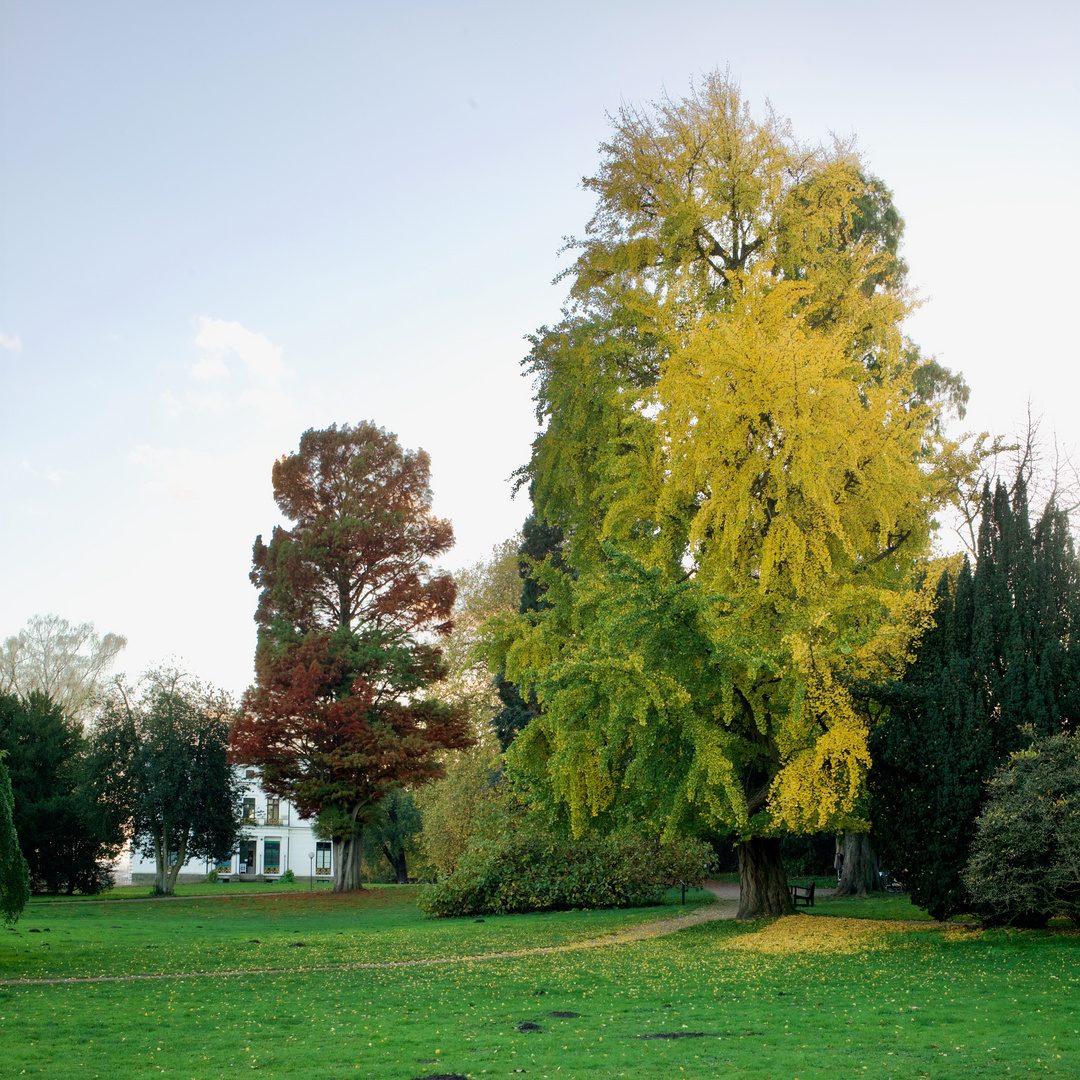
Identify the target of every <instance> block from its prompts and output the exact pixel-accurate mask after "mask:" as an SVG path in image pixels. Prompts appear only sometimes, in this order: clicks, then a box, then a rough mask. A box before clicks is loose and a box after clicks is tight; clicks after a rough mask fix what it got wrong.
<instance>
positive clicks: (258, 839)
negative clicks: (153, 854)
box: [116, 769, 334, 885]
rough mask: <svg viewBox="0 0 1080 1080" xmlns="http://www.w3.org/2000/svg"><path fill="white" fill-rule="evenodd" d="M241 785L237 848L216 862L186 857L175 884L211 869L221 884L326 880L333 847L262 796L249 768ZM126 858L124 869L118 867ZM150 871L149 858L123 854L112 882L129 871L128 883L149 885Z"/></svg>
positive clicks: (290, 810)
mask: <svg viewBox="0 0 1080 1080" xmlns="http://www.w3.org/2000/svg"><path fill="white" fill-rule="evenodd" d="M243 783H244V831H243V834H242V835H241V838H240V842H239V844H238V845H237V849H236V850H235V851H232V852H228V853H225V852H222V854H221V857H220V858H219V859H218V860H217V861H216V862H214V861H210V862H204V861H202V860H199V861H197V862H196V861H192V860H190V859H189V860H188V861H187V862H186V863H185V864H184V865H183V866H182V867H181V868H180V874H179V876H178V877H177V881H188V882H191V881H202V880H203V879H204V878H205V877H206V875H207V874H208V873H209V872H210V871H211V870H217V872H218V878H219V880H222V881H226V880H227V881H276V880H277V879H278V878H280V877H281V875H282V874H284V873H285V871H286V870H292V872H293V874H295V875H296V877H297V878H301V879H303V880H305V881H307V880H309V879H310V878H312V877H314V879H315V880H316V881H318V880H319V879H322V880H332V879H333V876H334V866H333V845H332V844H331V843H330V842H329V841H328V840H317V839H316V838H315V834H314V832H313V831H312V824H313V822H311V821H301V820H300V818H299V816H298V815H297V813H296V810H295V808H294V807H293V806H292V805H291V804H290V803H288V802H286V801H285V800H284V799H278V798H277V797H276V796H274V795H267V794H266V793H265V792H264V791H263V790H262V788H261V787H260V785H259V780H258V775H257V773H256V772H255V770H254V769H246V770H244V777H243ZM128 858H130V870H129V868H128V867H127V866H125V865H123V864H124V863H125V862H127V859H128ZM156 870H157V868H156V866H155V864H154V860H153V858H149V859H147V858H144V857H143V856H141V855H139V854H137V853H131V854H130V856H127V853H125V857H124V858H122V860H121V864H120V865H119V866H118V867H117V874H116V879H117V883H118V884H119V883H121V882H122V881H123V880H124V879H125V878H126V877H127V874H128V873H130V875H131V876H130V881H131V882H132V883H133V884H136V885H138V884H141V883H146V884H148V885H149V884H153V882H154V877H155V874H156Z"/></svg>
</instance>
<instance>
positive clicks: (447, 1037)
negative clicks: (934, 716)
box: [0, 888, 1080, 1080]
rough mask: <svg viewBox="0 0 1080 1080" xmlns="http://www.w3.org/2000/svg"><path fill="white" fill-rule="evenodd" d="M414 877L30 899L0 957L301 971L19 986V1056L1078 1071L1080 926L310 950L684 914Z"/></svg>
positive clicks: (78, 1060)
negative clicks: (523, 952)
mask: <svg viewBox="0 0 1080 1080" xmlns="http://www.w3.org/2000/svg"><path fill="white" fill-rule="evenodd" d="M412 893H413V890H411V889H406V888H399V889H393V888H391V889H382V890H371V892H370V893H369V894H367V895H365V896H363V897H362V898H357V897H355V896H351V897H336V898H335V897H329V896H321V895H316V896H314V897H311V896H308V895H306V894H287V895H284V894H283V895H281V896H275V897H267V898H259V897H248V898H241V899H237V900H221V899H207V900H194V901H163V902H159V903H148V904H115V905H71V906H68V905H57V906H56V907H54V908H51V909H46V908H41V909H38V908H34V909H30V910H28V912H27V913H26V915H24V917H23V919H22V920H21V921H20V923H19V924H18V926H17V929H18V931H19V933H18V934H16V933H9V932H3V933H0V978H12V977H18V976H19V975H21V974H22V973H23V972H27V973H31V972H32V973H33V974H35V975H37V976H39V977H40V976H41V975H42V974H45V973H46V972H48V973H50V974H52V973H60V972H63V973H70V974H75V973H82V974H96V973H98V972H100V971H109V972H113V973H122V974H137V973H140V972H146V971H149V970H153V971H159V972H178V971H193V970H204V971H210V970H213V969H214V968H220V967H223V966H235V967H239V966H249V967H251V966H266V967H270V966H280V967H283V968H285V969H286V970H283V971H280V972H276V973H272V974H265V975H253V974H241V975H216V976H215V975H207V976H199V977H195V978H183V979H181V978H168V977H166V978H158V979H138V980H134V981H125V982H92V983H61V984H53V985H40V984H39V985H22V986H11V985H7V986H0V1048H2V1052H0V1061H3V1063H4V1075H5V1076H7V1075H11V1076H20V1075H23V1074H24V1073H25V1075H27V1076H45V1077H50V1078H53V1077H58V1078H66V1077H87V1078H92V1077H101V1078H108V1080H112V1078H117V1080H125V1078H128V1077H139V1078H142V1077H150V1076H158V1075H160V1074H162V1073H167V1074H169V1075H171V1076H175V1077H194V1078H199V1080H202V1078H204V1077H213V1078H219V1077H230V1076H231V1077H236V1076H238V1075H239V1073H238V1072H237V1071H236V1070H240V1069H244V1070H247V1069H251V1068H254V1069H258V1070H260V1072H261V1073H262V1074H263V1075H266V1076H276V1077H288V1078H297V1080H308V1078H311V1080H314V1078H316V1077H317V1078H319V1080H333V1078H337V1080H341V1078H343V1077H349V1076H352V1077H380V1078H389V1080H411V1078H413V1077H420V1076H433V1075H437V1074H453V1073H457V1074H461V1075H465V1076H470V1077H476V1078H479V1077H481V1076H485V1075H489V1076H491V1077H495V1076H513V1075H520V1074H528V1075H530V1076H533V1077H538V1078H539V1077H544V1078H547V1080H557V1078H562V1077H570V1078H575V1077H583V1078H591V1077H596V1078H606V1077H628V1078H637V1077H643V1078H650V1080H651V1078H655V1080H662V1078H663V1080H669V1078H671V1077H697V1078H705V1077H709V1078H713V1077H717V1076H721V1075H725V1076H726V1075H728V1074H739V1075H745V1076H747V1077H754V1078H762V1080H769V1078H774V1080H811V1078H814V1080H818V1078H821V1080H824V1078H826V1077H828V1078H829V1080H834V1078H835V1077H837V1076H843V1075H846V1076H853V1075H854V1076H864V1077H896V1078H901V1077H904V1078H906V1077H920V1076H928V1077H935V1078H937V1077H953V1076H956V1077H960V1076H963V1077H972V1076H973V1077H988V1078H989V1077H993V1078H1000V1077H1007V1076H1012V1075H1016V1074H1019V1073H1029V1072H1033V1073H1038V1074H1041V1075H1046V1076H1062V1077H1076V1076H1080V975H1078V972H1080V934H1077V933H1076V932H1074V931H1013V932H1007V931H993V932H983V931H979V930H970V929H966V928H961V927H947V928H941V927H938V926H937V925H933V924H931V925H927V926H926V927H918V926H910V925H900V924H892V925H890V924H888V923H882V922H875V921H872V920H865V919H862V920H855V919H847V918H813V917H807V916H805V915H798V916H794V917H791V918H787V919H781V920H773V921H764V922H761V923H754V924H749V925H744V924H738V923H735V922H732V921H724V922H713V923H707V924H704V925H700V926H697V927H693V928H691V929H688V930H684V931H681V932H680V933H678V934H674V935H670V936H667V937H662V938H653V939H647V940H642V941H632V942H629V943H624V944H619V945H609V946H603V947H600V948H594V949H582V950H574V949H567V950H566V951H562V952H556V953H548V954H543V955H535V956H523V957H514V958H503V959H491V960H475V959H473V960H460V961H457V962H454V963H449V964H444V965H437V966H436V965H433V966H418V967H391V968H375V969H372V968H368V969H357V968H352V969H339V970H336V971H313V970H310V968H311V967H313V966H317V965H319V964H326V963H335V962H357V961H362V960H374V959H380V958H393V959H409V958H423V957H430V956H446V955H458V956H463V955H468V954H479V953H484V952H488V951H499V950H502V949H506V948H508V947H509V948H525V947H530V946H536V945H541V944H557V943H560V942H561V943H572V942H574V941H580V940H582V939H584V938H588V937H592V936H595V935H597V934H599V933H602V932H606V931H608V930H612V929H616V928H618V927H626V926H628V925H632V924H634V923H635V922H637V923H640V922H642V921H645V920H651V919H653V918H656V917H657V916H664V915H669V914H677V913H678V911H676V910H675V909H671V908H668V909H659V910H658V909H655V908H654V909H651V910H650V909H644V910H642V909H638V910H636V911H630V912H567V913H562V914H559V915H540V916H513V917H506V918H502V919H498V918H488V919H487V920H486V921H485V922H484V923H480V924H478V923H474V922H473V921H472V920H463V919H455V920H438V921H434V920H425V919H423V918H421V917H419V916H418V914H417V913H416V911H415V908H413V907H412ZM46 918H47V919H48V920H49V921H45V920H46ZM45 926H48V927H49V933H48V934H45V933H40V934H30V933H29V931H30V930H31V929H38V930H42V931H43V930H44V927H45ZM252 938H258V939H259V943H258V944H257V945H255V944H252V942H251V940H250V939H252ZM155 939H156V940H155ZM293 940H303V941H305V942H306V943H307V946H306V947H305V948H293V947H290V942H292V941H293ZM148 944H156V945H157V946H158V947H157V948H156V949H147V948H146V946H147V945H148ZM241 958H243V959H244V960H245V964H244V965H241V964H238V963H236V961H237V960H239V959H241ZM304 969H308V970H304ZM552 1013H566V1014H575V1015H565V1016H561V1017H560V1016H552V1015H551V1014H552ZM524 1024H531V1025H536V1027H537V1029H538V1030H526V1031H521V1030H519V1025H524ZM671 1036H678V1037H674V1038H673V1037H671Z"/></svg>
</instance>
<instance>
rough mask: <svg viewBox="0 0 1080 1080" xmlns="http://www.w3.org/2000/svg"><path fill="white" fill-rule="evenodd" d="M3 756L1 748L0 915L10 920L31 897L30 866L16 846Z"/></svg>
mask: <svg viewBox="0 0 1080 1080" xmlns="http://www.w3.org/2000/svg"><path fill="white" fill-rule="evenodd" d="M3 759H4V755H3V752H2V751H0V916H3V919H4V922H8V923H13V922H15V921H16V919H18V917H19V915H20V914H21V913H22V909H23V908H24V907H26V901H27V900H29V899H30V868H29V867H28V866H27V865H26V859H24V858H23V853H22V852H21V851H20V850H19V837H18V834H17V833H16V832H15V823H14V822H13V820H12V809H13V807H14V800H13V799H12V797H11V780H10V778H9V777H8V771H7V766H6V765H5V764H4V760H3Z"/></svg>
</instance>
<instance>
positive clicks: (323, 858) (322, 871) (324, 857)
mask: <svg viewBox="0 0 1080 1080" xmlns="http://www.w3.org/2000/svg"><path fill="white" fill-rule="evenodd" d="M333 849H334V845H333V844H330V843H327V842H325V841H323V840H320V841H319V842H318V843H317V844H316V845H315V876H316V877H318V876H319V875H325V876H327V877H328V876H329V875H330V852H331V851H333Z"/></svg>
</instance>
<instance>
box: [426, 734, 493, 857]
mask: <svg viewBox="0 0 1080 1080" xmlns="http://www.w3.org/2000/svg"><path fill="white" fill-rule="evenodd" d="M501 768H502V759H501V756H500V755H499V753H498V752H497V751H496V749H495V748H494V747H492V746H490V745H488V746H483V745H481V746H477V747H474V748H473V749H471V750H468V751H466V752H464V753H461V754H454V755H451V756H450V757H449V759H448V760H447V761H446V762H445V763H444V773H443V776H442V777H441V778H440V779H438V780H436V781H435V783H433V784H430V785H428V786H427V787H425V788H424V789H422V790H421V791H420V792H419V793H418V794H417V803H418V804H419V807H420V811H421V814H422V815H423V821H424V833H423V849H424V855H425V857H426V859H427V861H428V862H429V863H430V864H431V865H432V866H433V867H434V868H435V870H436V872H437V873H438V874H439V875H440V876H446V875H447V874H451V873H453V872H454V870H455V868H456V867H457V864H458V860H459V859H460V858H461V856H462V855H463V854H464V853H465V850H466V849H467V848H468V847H469V844H470V842H471V841H472V840H473V838H474V837H475V836H476V835H477V833H478V832H479V831H480V830H482V829H483V826H484V811H485V809H486V808H488V807H489V806H490V805H491V804H492V803H493V802H494V801H495V800H496V799H497V798H498V795H499V790H500V785H499V784H498V777H499V776H500V774H501Z"/></svg>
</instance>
